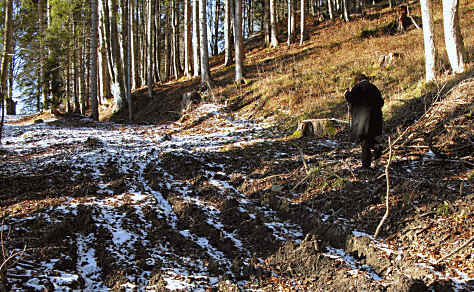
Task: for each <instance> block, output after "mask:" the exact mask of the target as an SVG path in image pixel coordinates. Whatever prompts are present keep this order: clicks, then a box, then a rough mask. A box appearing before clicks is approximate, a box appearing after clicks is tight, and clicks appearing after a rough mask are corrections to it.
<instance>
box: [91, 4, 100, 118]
mask: <svg viewBox="0 0 474 292" xmlns="http://www.w3.org/2000/svg"><path fill="white" fill-rule="evenodd" d="M97 27H98V26H97V0H91V29H90V40H91V41H90V44H91V45H90V49H91V52H90V58H89V60H90V75H89V76H90V82H89V86H90V100H91V104H92V114H91V117H92V118H93V119H94V120H96V121H98V120H99V104H98V100H97V47H98V45H97V43H98V41H97Z"/></svg>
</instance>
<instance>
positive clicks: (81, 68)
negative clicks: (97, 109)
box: [79, 34, 88, 115]
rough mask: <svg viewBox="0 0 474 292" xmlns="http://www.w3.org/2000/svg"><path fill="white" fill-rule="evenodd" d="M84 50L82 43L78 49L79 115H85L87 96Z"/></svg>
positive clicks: (83, 43) (84, 45)
mask: <svg viewBox="0 0 474 292" xmlns="http://www.w3.org/2000/svg"><path fill="white" fill-rule="evenodd" d="M84 39H85V34H84ZM85 50H86V44H85V42H84V41H83V42H82V46H81V48H80V54H79V96H80V102H81V115H85V114H86V108H87V106H86V99H87V98H88V96H86V78H85V77H86V72H85V66H84V58H85Z"/></svg>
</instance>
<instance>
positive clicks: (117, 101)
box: [110, 0, 126, 112]
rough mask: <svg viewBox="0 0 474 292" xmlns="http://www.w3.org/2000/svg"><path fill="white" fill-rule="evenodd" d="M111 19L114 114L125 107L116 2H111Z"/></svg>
mask: <svg viewBox="0 0 474 292" xmlns="http://www.w3.org/2000/svg"><path fill="white" fill-rule="evenodd" d="M111 12H112V17H111V21H110V26H111V27H110V38H111V45H112V56H113V72H114V77H115V79H114V80H113V84H112V94H113V96H114V112H117V111H119V110H121V109H123V108H124V107H125V105H126V92H125V85H124V79H123V62H122V57H121V55H120V47H119V36H118V24H117V19H118V3H117V0H111Z"/></svg>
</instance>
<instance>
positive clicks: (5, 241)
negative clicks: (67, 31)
mask: <svg viewBox="0 0 474 292" xmlns="http://www.w3.org/2000/svg"><path fill="white" fill-rule="evenodd" d="M462 3H463V4H462V5H463V6H462V7H463V8H462V9H465V11H467V13H464V14H463V13H461V15H462V16H463V15H467V17H463V19H462V21H463V23H466V21H470V19H467V18H468V16H469V15H470V12H471V11H472V9H474V8H473V6H472V5H473V4H472V3H471V2H470V1H463V2H462ZM436 5H438V4H436ZM466 7H467V8H466ZM436 11H437V13H439V11H438V10H436ZM392 14H393V13H392ZM392 14H390V13H384V12H382V13H379V12H378V11H376V13H375V14H371V15H368V16H367V17H366V18H364V19H360V20H355V21H353V22H351V23H350V24H347V25H346V24H343V23H342V22H336V23H335V24H331V25H329V24H328V23H327V22H326V23H317V22H313V23H311V24H310V25H309V26H308V30H309V31H310V35H311V36H310V40H308V41H306V42H305V44H304V45H303V46H298V45H292V46H290V47H286V46H284V45H283V46H280V49H268V48H264V49H261V48H260V47H261V43H260V42H259V41H261V39H259V38H258V37H257V38H255V39H254V40H252V41H250V42H248V43H247V46H246V52H247V53H246V63H245V65H246V75H245V76H246V80H245V83H244V84H243V85H240V86H238V85H235V84H233V67H232V66H229V67H225V66H223V65H222V56H217V57H214V58H211V60H210V62H211V67H212V74H211V76H212V77H213V82H212V87H213V88H212V90H211V91H208V92H207V93H205V94H204V95H203V100H202V101H201V102H199V103H196V104H193V105H192V107H191V108H190V109H189V110H188V111H186V112H185V113H184V115H182V114H181V112H180V110H181V109H180V104H181V99H182V95H183V94H184V93H187V92H191V91H195V90H197V89H198V88H199V78H194V79H185V78H182V79H181V80H178V81H176V82H169V83H166V84H158V83H157V84H156V86H155V87H154V89H153V97H151V98H150V97H147V94H146V88H141V89H139V90H137V91H135V92H134V96H133V98H134V104H133V112H134V114H135V118H134V123H128V122H127V113H126V112H119V113H118V114H115V115H111V112H110V108H108V107H107V106H105V105H104V106H103V107H102V111H101V117H104V118H103V120H102V121H100V122H95V121H93V120H91V119H90V118H87V117H84V116H80V115H75V114H67V115H61V116H55V115H51V114H48V113H43V114H39V115H33V116H26V117H22V118H13V117H8V120H7V122H6V125H5V128H4V130H5V131H4V137H3V139H2V143H3V144H2V145H0V214H1V216H2V217H1V218H2V219H3V220H2V225H1V227H0V231H1V232H0V233H1V239H2V240H1V245H2V254H3V255H6V256H8V255H12V258H11V259H10V260H9V261H7V265H6V266H4V267H5V268H0V291H1V289H2V288H3V287H2V285H5V286H6V287H7V288H8V289H11V290H13V291H72V290H83V291H105V290H117V291H393V292H395V291H397V292H403V291H473V290H474V257H473V254H474V253H473V251H474V244H473V238H474V228H473V226H474V213H473V212H474V193H473V184H474V171H473V166H474V158H473V153H474V144H473V140H474V129H473V127H472V121H473V114H474V106H473V99H474V78H473V66H472V46H467V49H468V51H469V54H468V55H470V56H471V57H470V59H469V58H468V62H471V63H469V66H468V69H467V71H466V73H465V74H461V75H457V76H456V77H454V78H452V79H451V80H449V82H446V83H443V84H444V85H442V86H440V88H438V89H435V90H434V91H431V92H429V93H426V92H425V91H423V90H424V89H423V90H420V88H421V86H419V84H421V83H419V82H418V80H420V79H422V78H423V77H422V76H419V75H420V74H421V73H420V71H422V69H420V68H424V67H423V63H422V62H419V60H418V55H415V54H413V52H415V51H416V50H417V49H418V45H420V44H419V42H422V41H420V40H421V39H422V37H421V35H420V32H419V31H414V30H411V31H409V32H407V33H404V34H400V35H396V36H393V37H390V38H388V39H384V38H382V37H373V38H370V39H368V40H366V39H360V38H358V37H356V35H358V34H359V33H360V32H361V31H363V32H367V31H368V30H366V27H380V26H381V25H382V24H384V23H387V22H390V20H391V17H392V16H393V15H392ZM383 17H387V18H383ZM466 19H467V20H466ZM309 21H311V20H309ZM467 23H468V24H470V22H467ZM436 25H438V26H440V25H441V22H440V21H439V19H438V21H437V22H436ZM333 26H336V27H337V29H334V27H333ZM462 28H463V29H464V30H465V31H466V30H468V31H471V30H472V29H473V27H472V26H469V25H464V26H462ZM350 33H352V34H353V35H350ZM472 35H473V34H472V33H466V34H465V43H466V44H470V43H472V42H471V41H470V40H472ZM402 44H409V45H404V46H402ZM420 46H421V47H422V44H421V45H420ZM366 47H367V48H366ZM374 47H377V48H379V49H380V48H384V50H385V48H387V52H385V51H384V50H382V49H380V50H381V51H383V53H384V54H385V53H388V52H390V51H401V53H402V55H403V57H400V58H398V59H396V60H395V61H394V63H392V64H390V65H388V66H379V64H378V58H377V56H375V53H373V50H374V49H373V48H374ZM365 49H367V51H363V50H365ZM379 49H378V50H379ZM403 50H404V51H403ZM354 54H358V56H354ZM327 55H332V56H335V57H334V58H320V57H319V56H327ZM419 55H421V56H423V54H422V53H421V54H419ZM356 57H357V58H356ZM421 58H422V57H421ZM353 59H354V60H356V62H358V63H359V64H360V65H361V66H362V67H364V66H365V67H364V68H365V69H367V70H373V71H374V72H372V73H373V74H372V75H376V76H377V79H376V80H375V82H376V83H377V85H378V86H380V87H381V88H383V90H382V91H383V92H384V97H385V98H386V99H385V102H386V104H385V106H384V118H385V127H384V130H385V133H384V135H383V137H382V139H381V140H383V145H384V146H385V151H384V154H383V155H382V157H381V158H380V159H379V160H377V161H376V162H375V164H374V167H373V170H372V171H369V170H362V169H360V166H361V162H360V159H359V157H360V146H359V145H357V144H354V143H353V142H352V141H351V140H350V137H349V130H348V127H347V124H345V123H335V124H333V126H332V127H331V129H328V131H323V132H325V133H321V134H320V135H317V136H316V137H311V138H309V137H300V136H299V135H298V133H297V132H295V129H296V122H297V121H301V120H302V119H305V118H328V117H333V118H337V119H339V120H342V119H344V118H345V109H346V105H345V104H344V102H343V98H342V92H343V90H344V89H345V88H346V87H347V86H348V84H349V82H350V77H349V75H350V74H351V73H353V72H351V69H350V67H351V64H348V63H347V64H346V63H345V64H341V60H353ZM305 62H312V63H305ZM442 62H445V60H444V61H443V60H441V63H442ZM305 70H306V71H305ZM308 70H313V71H308ZM324 70H327V71H324ZM403 70H406V71H403ZM443 70H444V69H443ZM447 73H449V72H447ZM369 75H370V74H369ZM412 79H413V80H415V81H413V80H412ZM409 82H411V83H409ZM323 85H324V86H326V88H325V89H326V90H327V92H325V91H323V89H324V88H322V86H323ZM400 88H402V89H400ZM328 92H329V93H328ZM405 95H406V96H405ZM389 137H390V141H391V147H389V144H388V138H389ZM390 149H391V150H392V159H391V161H390V163H389V156H390V153H389V152H390ZM387 166H388V167H387ZM386 173H388V176H386ZM387 178H388V180H387ZM387 196H388V203H389V208H390V213H389V215H388V218H387V220H386V221H385V223H384V224H383V226H382V228H381V231H380V233H379V235H378V237H377V238H374V236H373V235H374V233H375V230H376V228H377V226H378V224H379V222H380V220H381V219H382V217H383V216H384V214H385V211H386V207H385V202H386V199H387ZM1 264H2V263H0V265H1ZM3 271H4V272H5V273H2V272H3Z"/></svg>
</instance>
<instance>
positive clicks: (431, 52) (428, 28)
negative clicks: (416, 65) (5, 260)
mask: <svg viewBox="0 0 474 292" xmlns="http://www.w3.org/2000/svg"><path fill="white" fill-rule="evenodd" d="M420 5H421V18H422V22H423V40H424V45H425V71H426V77H425V79H426V82H430V81H433V80H435V78H436V74H435V65H436V47H435V43H434V27H433V13H432V12H433V8H432V4H431V0H420Z"/></svg>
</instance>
